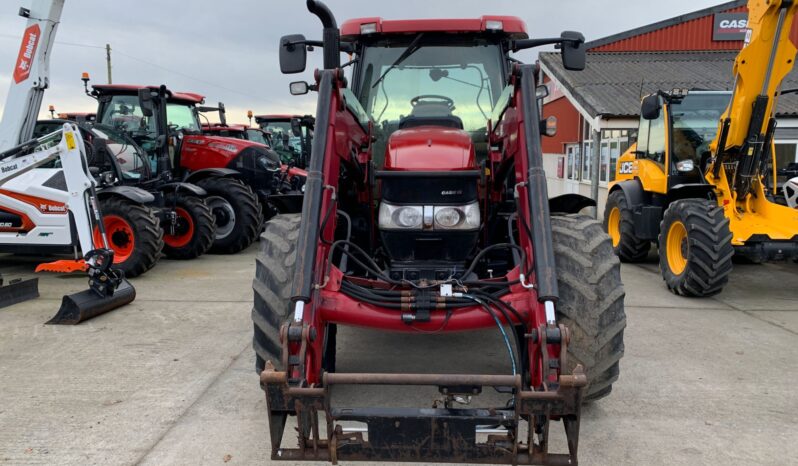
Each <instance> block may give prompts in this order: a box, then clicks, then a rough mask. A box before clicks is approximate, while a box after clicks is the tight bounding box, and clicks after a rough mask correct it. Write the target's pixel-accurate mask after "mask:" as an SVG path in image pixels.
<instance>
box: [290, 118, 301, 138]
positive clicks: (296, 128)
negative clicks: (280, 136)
mask: <svg viewBox="0 0 798 466" xmlns="http://www.w3.org/2000/svg"><path fill="white" fill-rule="evenodd" d="M291 132H292V133H294V136H296V137H298V138H301V137H302V120H300V119H299V118H291Z"/></svg>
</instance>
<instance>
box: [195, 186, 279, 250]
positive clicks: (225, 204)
mask: <svg viewBox="0 0 798 466" xmlns="http://www.w3.org/2000/svg"><path fill="white" fill-rule="evenodd" d="M196 184H197V186H199V187H201V188H202V189H204V190H206V191H208V196H207V197H206V198H205V202H206V204H208V207H210V209H211V212H212V213H213V215H214V219H215V222H216V237H215V238H214V240H213V246H212V247H211V252H212V253H214V254H235V253H237V252H239V251H242V250H244V249H246V248H248V247H249V246H250V245H251V244H252V243H253V242H254V241H255V239H256V238H257V237H258V233H260V226H261V217H262V215H263V214H262V213H261V207H260V203H258V197H257V196H256V195H255V193H254V192H252V188H250V187H249V186H247V185H246V184H244V182H242V181H241V180H238V179H235V178H221V177H218V176H211V177H208V178H205V179H202V180H199V181H197V183H196Z"/></svg>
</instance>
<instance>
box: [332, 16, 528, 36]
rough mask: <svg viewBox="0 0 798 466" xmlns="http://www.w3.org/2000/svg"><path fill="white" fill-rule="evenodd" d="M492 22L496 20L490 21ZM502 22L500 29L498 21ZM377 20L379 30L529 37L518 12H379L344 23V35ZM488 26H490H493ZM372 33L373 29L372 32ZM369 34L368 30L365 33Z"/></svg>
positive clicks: (378, 32)
mask: <svg viewBox="0 0 798 466" xmlns="http://www.w3.org/2000/svg"><path fill="white" fill-rule="evenodd" d="M488 22H491V23H493V24H490V25H489V24H488ZM497 23H501V29H499V28H496V27H495V25H496V24H497ZM366 24H374V25H375V27H376V34H413V33H416V32H449V33H468V32H489V31H495V32H497V33H503V34H505V35H507V36H508V37H509V38H511V39H526V38H527V37H528V35H527V32H526V24H525V23H524V21H523V20H522V19H521V18H519V17H517V16H481V17H479V18H469V19H400V20H386V19H382V18H380V17H378V16H375V17H370V18H356V19H350V20H348V21H345V22H344V23H343V25H341V39H342V40H355V39H357V38H358V37H359V36H361V35H363V34H362V33H361V32H360V31H361V26H363V25H366ZM488 26H491V27H490V29H489V28H488ZM372 34H373V33H372ZM366 36H368V34H366Z"/></svg>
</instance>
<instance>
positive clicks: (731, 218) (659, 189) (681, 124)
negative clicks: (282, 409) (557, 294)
mask: <svg viewBox="0 0 798 466" xmlns="http://www.w3.org/2000/svg"><path fill="white" fill-rule="evenodd" d="M748 12H749V13H748V14H749V20H748V27H749V28H750V29H749V31H748V36H747V37H748V39H747V41H746V45H745V46H744V47H743V49H742V50H741V51H740V53H739V54H738V56H737V58H736V60H735V64H734V76H735V85H734V90H733V91H732V92H726V91H690V90H687V89H676V90H674V91H671V92H662V91H659V92H656V93H654V94H651V95H648V96H646V97H644V98H643V100H642V105H641V111H640V113H641V118H640V128H639V131H638V140H637V143H636V144H634V145H632V146H631V147H630V148H629V149H628V150H627V151H626V152H625V153H624V154H623V155H622V156H621V157H620V158H619V159H618V164H617V166H616V178H615V181H614V182H613V183H611V184H610V188H609V197H608V198H607V204H606V207H605V212H604V223H605V227H606V229H607V231H608V232H609V234H610V236H611V237H612V242H613V248H614V249H615V251H616V253H617V254H618V255H619V256H620V258H621V260H623V261H627V262H638V261H641V260H643V259H645V257H646V256H647V255H648V251H649V249H650V247H651V243H652V242H657V243H658V245H659V266H660V271H661V273H662V277H663V279H664V280H665V282H666V284H667V286H668V288H669V289H670V290H671V291H672V292H674V293H676V294H679V295H684V296H696V297H701V296H711V295H714V294H716V293H719V292H720V291H721V290H722V289H723V287H724V286H725V285H726V283H727V282H728V279H729V273H730V272H731V270H732V256H734V255H739V256H743V257H744V258H746V259H748V260H751V261H754V262H762V261H766V260H789V259H798V210H796V209H795V205H794V202H795V201H793V200H792V194H793V191H792V189H793V188H792V187H793V186H798V179H795V180H789V181H787V182H786V183H785V185H784V187H783V188H780V187H779V186H778V185H777V180H778V177H777V173H776V159H775V150H774V149H773V134H774V131H775V128H776V119H775V117H774V112H775V102H776V100H777V97H778V94H779V90H780V87H781V83H782V80H783V79H784V77H785V76H786V75H787V73H789V72H790V70H791V69H792V67H793V62H794V60H795V54H796V48H795V45H794V44H793V43H792V41H791V40H790V31H791V25H792V21H793V19H794V17H795V14H796V12H798V3H793V2H791V1H770V2H764V1H760V0H751V1H750V2H749V4H748ZM767 180H770V183H768V182H767ZM791 203H792V204H793V205H790V204H791Z"/></svg>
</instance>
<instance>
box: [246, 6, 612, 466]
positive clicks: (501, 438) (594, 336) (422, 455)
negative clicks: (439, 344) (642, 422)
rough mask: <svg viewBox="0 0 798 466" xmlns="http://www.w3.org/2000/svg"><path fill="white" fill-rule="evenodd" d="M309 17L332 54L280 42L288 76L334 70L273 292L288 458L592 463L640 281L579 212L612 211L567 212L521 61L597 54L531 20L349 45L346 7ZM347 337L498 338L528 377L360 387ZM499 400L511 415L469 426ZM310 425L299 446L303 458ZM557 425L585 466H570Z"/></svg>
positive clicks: (274, 429)
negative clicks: (368, 332) (529, 56)
mask: <svg viewBox="0 0 798 466" xmlns="http://www.w3.org/2000/svg"><path fill="white" fill-rule="evenodd" d="M307 6H308V9H309V10H310V11H311V12H312V13H314V14H315V15H316V16H317V17H318V18H319V19H320V20H321V22H322V24H323V27H324V31H323V40H322V41H317V40H307V39H306V38H305V37H304V36H302V35H299V34H296V35H288V36H284V37H283V38H282V39H281V40H280V67H281V70H282V72H283V73H299V72H302V71H304V70H305V66H306V53H307V50H308V48H309V47H310V46H313V47H315V48H318V47H321V48H322V49H323V53H324V69H320V70H317V71H316V72H315V74H314V77H315V80H314V82H312V83H305V82H301V81H299V82H295V83H292V84H291V91H292V94H302V93H307V92H308V91H313V92H317V93H318V104H317V114H316V117H315V134H314V139H313V148H312V152H311V157H310V161H309V166H308V169H307V171H308V179H307V183H306V185H305V197H304V202H303V208H302V213H301V214H289V215H278V216H276V217H274V218H273V219H271V220H270V221H269V222H267V223H266V228H265V232H264V233H263V234H262V236H261V249H260V255H259V256H258V259H257V261H256V267H257V268H256V276H255V280H254V283H253V286H254V298H255V300H254V308H253V312H252V316H253V322H254V338H253V346H254V349H255V353H256V369H257V371H258V373H259V374H260V383H261V387H262V388H263V389H264V391H265V394H266V401H267V407H268V408H267V409H268V419H269V428H270V436H271V448H272V459H274V460H288V461H297V460H306V461H330V462H333V463H336V462H338V461H368V462H372V463H373V462H377V461H415V462H424V463H429V462H437V461H442V462H457V463H501V464H577V462H578V460H577V446H578V436H579V426H580V406H581V404H582V402H583V401H585V400H596V399H599V398H601V397H604V396H606V395H608V394H609V393H610V391H611V390H612V384H613V382H615V381H616V380H617V378H618V375H619V360H620V359H621V356H622V355H623V350H624V346H623V331H624V328H625V322H626V320H625V319H626V318H625V314H624V304H623V300H624V290H623V285H622V283H621V278H620V263H619V261H618V258H617V257H616V256H615V254H614V253H613V249H612V243H611V241H610V238H609V237H608V236H607V234H606V233H605V232H604V231H603V229H602V226H601V224H600V223H599V222H597V221H596V220H594V219H593V218H592V217H589V216H585V215H581V214H579V213H578V212H579V210H580V209H582V208H584V207H588V206H594V205H595V203H594V202H593V201H592V200H591V199H587V198H584V197H582V196H578V195H566V196H561V197H556V198H552V199H549V197H548V195H547V189H546V175H545V172H544V170H543V153H542V150H541V141H540V138H541V133H542V132H543V131H545V130H546V129H547V128H546V125H545V122H542V121H541V115H540V113H539V112H540V110H539V102H538V101H537V99H536V96H537V95H538V92H536V91H538V89H537V85H538V84H539V83H540V73H539V69H538V68H537V67H536V66H535V65H524V64H521V63H520V62H519V61H518V60H517V59H515V58H514V57H512V56H511V53H512V52H515V51H518V50H522V49H528V48H532V47H537V46H542V45H554V46H556V47H559V48H561V50H562V59H563V62H564V66H565V67H566V68H567V69H571V70H579V69H582V68H584V66H585V46H584V37H583V36H582V35H581V34H579V33H575V32H564V33H563V34H562V35H561V36H560V37H553V38H542V39H530V38H528V37H527V33H526V28H525V25H524V23H523V21H522V20H520V19H519V18H516V17H510V16H482V17H480V18H474V19H449V20H438V19H436V20H432V19H424V20H404V21H403V20H393V21H389V20H383V19H381V18H377V17H370V18H362V19H355V20H350V21H347V22H346V23H344V24H343V25H342V26H341V27H340V29H339V27H338V24H337V23H336V21H335V18H334V16H333V14H332V13H331V12H330V10H329V9H328V8H327V7H326V6H325V5H324V4H322V3H321V2H319V1H317V0H307ZM342 52H345V53H347V54H350V55H351V57H352V59H351V60H350V61H349V62H348V63H347V64H346V65H341V61H340V54H341V53H342ZM347 68H348V70H347ZM347 71H348V72H347ZM540 92H542V91H540ZM339 325H347V326H358V327H369V328H374V329H381V330H385V331H391V332H411V333H423V334H428V335H430V336H429V338H435V335H437V334H440V333H443V332H462V331H467V330H476V329H484V328H491V327H493V328H495V329H496V330H497V331H498V333H499V334H500V336H501V340H502V341H503V345H502V350H501V351H502V353H504V352H506V359H507V364H497V365H496V366H497V367H506V368H507V369H506V372H504V373H494V374H451V373H447V374H430V373H423V369H422V370H420V371H419V373H396V372H394V373H390V369H389V368H386V369H385V370H383V371H381V372H379V373H363V372H339V371H338V369H337V367H336V349H337V346H338V345H337V343H341V342H340V341H339V342H336V334H337V330H336V329H337V326H339ZM370 351H372V352H374V353H379V352H390V351H391V350H390V349H387V348H370ZM393 351H394V352H396V351H398V352H401V351H403V349H402V348H394V349H393ZM499 354H501V353H499ZM439 357H441V356H440V355H438V354H436V353H432V354H430V355H429V358H431V359H432V358H439ZM464 357H467V356H466V355H464ZM502 371H504V370H502ZM342 385H348V386H364V385H393V386H409V385H418V386H433V387H437V388H438V392H439V393H440V394H441V397H436V399H435V401H433V400H432V399H430V400H429V404H426V403H423V402H422V403H421V404H420V405H417V406H415V407H412V408H408V407H402V408H395V407H391V408H388V407H380V406H368V407H362V406H340V405H339V404H333V403H332V400H331V393H333V392H334V391H335V389H336V387H339V386H342ZM486 388H493V389H495V390H496V391H497V392H499V393H502V394H504V395H505V396H506V403H504V402H503V401H504V400H502V403H501V405H500V406H495V405H491V406H487V407H485V408H482V407H480V408H463V407H460V406H459V405H460V403H464V402H467V401H469V400H471V398H472V397H474V398H475V404H477V403H479V402H478V401H476V399H478V398H479V397H476V396H475V395H478V394H480V393H481V392H482V391H483V389H486ZM416 398H417V397H416ZM339 401H340V400H339ZM289 417H292V418H295V419H296V424H297V426H296V430H295V432H296V442H289V441H288V440H286V439H285V438H284V437H285V436H284V433H286V432H294V429H289V428H288V427H287V425H288V424H287V421H288V418H289ZM554 422H562V425H563V426H564V430H565V436H566V438H567V451H565V452H550V451H549V431H550V427H551V424H552V423H554ZM354 423H357V425H353V424H354Z"/></svg>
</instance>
